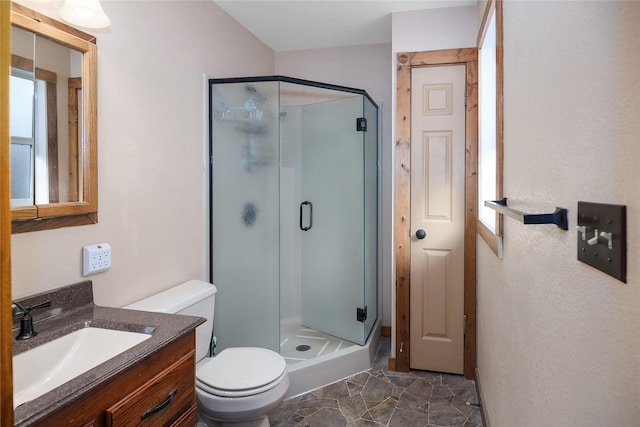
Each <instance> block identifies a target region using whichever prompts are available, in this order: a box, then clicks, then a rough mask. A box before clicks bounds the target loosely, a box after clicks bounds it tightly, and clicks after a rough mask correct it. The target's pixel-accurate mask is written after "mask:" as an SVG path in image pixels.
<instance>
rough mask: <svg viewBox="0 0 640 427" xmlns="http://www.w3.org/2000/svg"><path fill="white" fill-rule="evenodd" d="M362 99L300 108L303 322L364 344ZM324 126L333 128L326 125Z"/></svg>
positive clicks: (355, 97)
mask: <svg viewBox="0 0 640 427" xmlns="http://www.w3.org/2000/svg"><path fill="white" fill-rule="evenodd" d="M361 116H362V97H361V96H354V97H350V98H343V99H338V100H332V101H329V102H323V103H317V104H312V105H307V106H304V107H303V109H302V135H301V138H302V139H301V144H302V200H301V203H303V202H305V201H308V202H309V203H310V204H308V205H303V206H302V208H303V209H302V214H303V218H302V224H303V226H304V227H305V228H306V227H309V226H310V228H309V229H308V230H306V231H302V230H301V231H300V232H301V233H302V323H303V325H305V326H307V327H309V328H313V329H316V330H319V331H322V332H325V333H328V334H331V335H334V336H336V337H339V338H344V339H346V340H349V341H352V342H355V343H358V344H364V338H365V337H364V325H363V323H362V322H359V321H358V320H357V318H356V314H357V313H356V309H357V308H358V307H363V306H364V287H363V286H364V273H365V272H364V268H363V267H364V256H365V253H364V234H363V229H364V227H363V225H362V216H363V210H364V207H363V201H364V196H363V188H364V170H363V135H362V132H358V131H357V130H356V125H355V123H356V118H357V117H361ZM327 123H330V124H331V126H327ZM312 212H313V213H312Z"/></svg>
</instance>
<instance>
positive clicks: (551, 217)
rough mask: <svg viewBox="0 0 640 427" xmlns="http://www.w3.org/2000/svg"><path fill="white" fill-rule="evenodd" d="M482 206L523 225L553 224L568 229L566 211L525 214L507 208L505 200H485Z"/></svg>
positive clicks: (557, 209)
mask: <svg viewBox="0 0 640 427" xmlns="http://www.w3.org/2000/svg"><path fill="white" fill-rule="evenodd" d="M484 205H485V206H486V207H488V208H491V209H493V210H495V211H496V212H499V213H501V214H504V215H507V216H510V217H511V218H515V219H517V220H518V221H520V222H522V223H523V224H555V225H557V226H558V228H561V229H563V230H568V229H569V221H568V219H567V210H566V209H564V208H556V210H555V212H553V213H548V214H526V213H524V212H520V211H519V210H516V209H513V208H510V207H508V206H507V198H506V197H504V198H502V199H500V200H485V202H484Z"/></svg>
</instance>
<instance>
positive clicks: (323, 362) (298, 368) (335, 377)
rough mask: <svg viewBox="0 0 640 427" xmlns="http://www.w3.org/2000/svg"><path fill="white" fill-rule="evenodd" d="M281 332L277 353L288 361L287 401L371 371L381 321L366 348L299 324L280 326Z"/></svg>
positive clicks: (377, 322)
mask: <svg viewBox="0 0 640 427" xmlns="http://www.w3.org/2000/svg"><path fill="white" fill-rule="evenodd" d="M282 332H283V334H282V340H281V344H280V354H281V355H282V357H284V358H285V360H286V361H287V369H288V370H289V381H290V385H289V393H288V395H287V398H291V397H295V396H299V395H301V394H304V393H308V392H310V391H312V390H315V389H318V388H320V387H324V386H325V385H327V384H331V383H334V382H336V381H340V380H343V379H345V378H347V377H350V376H352V375H355V374H358V373H360V372H364V371H368V370H369V369H371V366H373V362H374V359H375V356H376V351H377V350H378V344H379V343H380V320H378V321H376V324H375V325H374V327H373V330H372V331H371V334H370V335H369V339H368V340H367V342H366V343H365V345H357V344H354V343H352V342H350V341H346V340H342V339H340V338H336V337H333V336H331V335H326V334H323V333H321V332H318V331H314V330H312V329H308V328H305V327H303V326H300V325H299V324H298V325H289V326H283V330H282ZM307 347H309V348H307Z"/></svg>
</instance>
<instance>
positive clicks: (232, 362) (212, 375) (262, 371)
mask: <svg viewBox="0 0 640 427" xmlns="http://www.w3.org/2000/svg"><path fill="white" fill-rule="evenodd" d="M286 368H287V363H286V362H285V360H284V358H283V357H282V356H280V355H279V354H278V353H276V352H274V351H271V350H268V349H266V348H258V347H233V348H227V349H224V350H223V351H221V352H220V354H218V355H217V356H215V357H212V358H211V359H209V360H208V361H207V362H206V363H204V364H203V365H201V366H198V368H197V370H196V379H197V382H198V385H199V386H200V387H201V388H203V389H205V390H207V391H208V392H210V393H212V394H217V395H221V396H247V395H251V394H256V393H259V392H262V391H266V390H269V389H270V388H272V387H275V386H276V385H277V384H278V382H279V381H278V380H280V379H281V377H282V376H283V375H284V374H285V372H286ZM272 383H273V384H272Z"/></svg>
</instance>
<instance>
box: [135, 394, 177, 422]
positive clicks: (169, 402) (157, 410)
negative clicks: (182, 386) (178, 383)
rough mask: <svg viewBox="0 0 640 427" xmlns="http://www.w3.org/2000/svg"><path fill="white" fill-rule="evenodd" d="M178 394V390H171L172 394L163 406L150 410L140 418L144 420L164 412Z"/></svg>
mask: <svg viewBox="0 0 640 427" xmlns="http://www.w3.org/2000/svg"><path fill="white" fill-rule="evenodd" d="M177 393H178V389H177V388H174V389H173V390H171V392H170V393H169V395H168V396H167V399H166V400H165V401H164V402H162V403H161V404H159V405H158V406H156V407H155V408H151V409H149V410H148V411H146V412H145V413H144V414H142V416H141V417H140V418H141V419H143V420H144V419H145V418H147V417H148V416H150V415H153V414H155V413H156V412H159V411H162V410H163V409H164V408H166V407H167V406H169V405H170V404H171V401H172V400H173V398H174V397H175V395H176V394H177Z"/></svg>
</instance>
